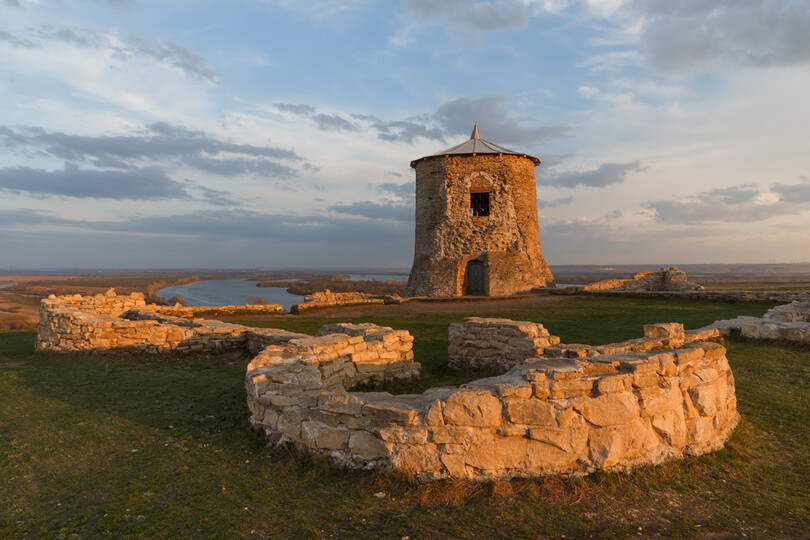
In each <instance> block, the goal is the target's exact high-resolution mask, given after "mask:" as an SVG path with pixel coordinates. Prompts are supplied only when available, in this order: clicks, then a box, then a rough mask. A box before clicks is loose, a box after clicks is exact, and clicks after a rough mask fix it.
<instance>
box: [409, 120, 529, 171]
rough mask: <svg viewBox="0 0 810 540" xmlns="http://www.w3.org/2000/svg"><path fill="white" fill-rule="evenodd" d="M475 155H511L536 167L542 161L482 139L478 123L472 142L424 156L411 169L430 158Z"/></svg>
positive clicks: (413, 162) (471, 138)
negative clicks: (525, 159) (521, 157)
mask: <svg viewBox="0 0 810 540" xmlns="http://www.w3.org/2000/svg"><path fill="white" fill-rule="evenodd" d="M475 154H509V155H513V156H524V157H527V158H529V159H530V160H532V161H534V164H535V165H540V160H539V159H537V158H536V157H534V156H530V155H528V154H523V153H521V152H515V151H513V150H509V149H508V148H504V147H503V146H498V145H497V144H494V143H491V142H489V141H485V140H484V139H482V138H481V133H479V131H478V122H476V123H475V127H474V128H473V131H472V135H470V140H468V141H464V142H463V143H461V144H457V145H456V146H453V147H451V148H448V149H446V150H442V151H441V152H437V153H435V154H430V155H429V156H424V157H421V158H419V159H415V160H413V161H411V167H413V166H414V165H416V163H417V162H418V161H420V160H423V159H426V158H430V157H436V156H457V155H475Z"/></svg>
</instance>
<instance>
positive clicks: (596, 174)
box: [537, 161, 646, 188]
mask: <svg viewBox="0 0 810 540" xmlns="http://www.w3.org/2000/svg"><path fill="white" fill-rule="evenodd" d="M644 170H646V167H642V166H641V165H640V164H639V162H638V161H633V162H631V163H603V164H602V165H600V166H599V168H598V169H592V170H590V171H567V172H564V173H560V174H557V175H547V176H540V177H539V178H538V180H537V181H538V183H539V184H542V185H546V186H555V187H564V188H574V187H576V186H588V187H597V188H602V187H606V186H609V185H612V184H621V183H622V182H624V181H625V179H626V178H627V175H628V174H629V173H630V172H641V171H644Z"/></svg>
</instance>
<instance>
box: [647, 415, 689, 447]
mask: <svg viewBox="0 0 810 540" xmlns="http://www.w3.org/2000/svg"><path fill="white" fill-rule="evenodd" d="M652 426H653V428H654V429H655V431H656V433H658V435H660V436H661V438H662V439H663V440H664V442H665V443H666V444H668V445H669V446H672V447H674V448H681V447H683V445H684V444H686V418H685V417H684V413H683V407H677V408H675V409H672V410H671V411H666V412H664V413H662V414H660V415H657V416H654V417H653V418H652Z"/></svg>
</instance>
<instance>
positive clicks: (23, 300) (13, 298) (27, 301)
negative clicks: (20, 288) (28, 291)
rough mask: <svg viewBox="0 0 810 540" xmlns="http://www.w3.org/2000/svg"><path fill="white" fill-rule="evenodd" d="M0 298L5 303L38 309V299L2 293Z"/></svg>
mask: <svg viewBox="0 0 810 540" xmlns="http://www.w3.org/2000/svg"><path fill="white" fill-rule="evenodd" d="M0 297H2V299H3V300H5V301H6V302H12V303H14V304H20V305H22V306H32V307H39V303H40V301H41V300H40V299H39V298H34V297H31V296H21V295H19V294H12V293H2V292H0Z"/></svg>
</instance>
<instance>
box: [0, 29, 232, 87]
mask: <svg viewBox="0 0 810 540" xmlns="http://www.w3.org/2000/svg"><path fill="white" fill-rule="evenodd" d="M26 34H27V35H26V37H24V38H22V37H18V36H14V35H13V34H10V33H8V32H5V31H4V32H2V33H0V41H5V42H8V43H10V44H11V45H13V46H15V47H20V48H25V49H35V48H44V47H45V46H46V45H48V44H50V43H56V44H68V45H72V46H75V47H78V48H81V49H95V50H103V51H106V52H108V53H109V56H110V57H111V58H113V59H115V60H118V61H123V62H126V61H129V60H134V59H147V60H150V61H153V62H157V63H158V64H162V65H164V66H169V67H172V68H175V69H177V70H179V71H180V72H182V73H183V74H185V75H186V76H187V77H190V78H192V79H197V80H205V81H208V82H211V83H217V82H219V79H220V74H219V73H218V72H216V71H215V70H213V69H211V68H210V67H208V66H207V65H206V62H205V59H204V58H203V57H201V56H200V55H198V54H196V53H194V52H192V51H190V50H189V49H187V48H186V47H183V46H182V45H178V44H177V43H174V42H173V41H170V40H165V41H147V40H144V39H142V38H139V37H137V36H124V37H121V36H118V35H116V34H115V33H113V32H106V33H105V32H98V31H96V30H90V29H86V28H78V27H69V26H54V25H50V24H44V25H40V26H38V27H36V28H31V29H29V30H28V31H27V32H26Z"/></svg>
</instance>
